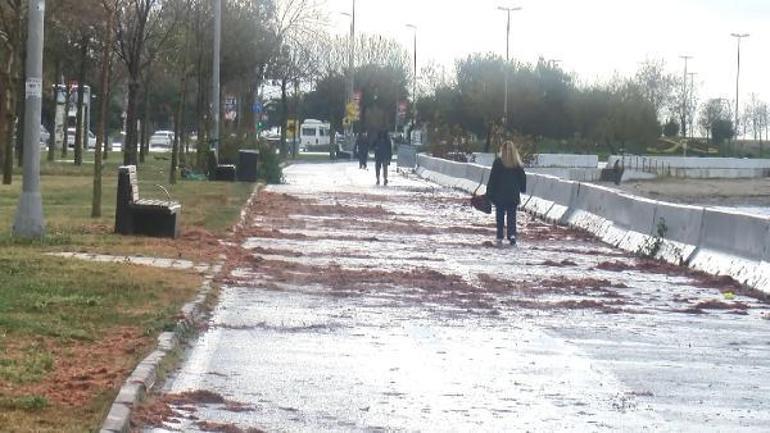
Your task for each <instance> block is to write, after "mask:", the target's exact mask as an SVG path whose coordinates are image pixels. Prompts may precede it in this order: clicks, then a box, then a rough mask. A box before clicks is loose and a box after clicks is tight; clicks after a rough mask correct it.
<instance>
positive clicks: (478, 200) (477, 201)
mask: <svg viewBox="0 0 770 433" xmlns="http://www.w3.org/2000/svg"><path fill="white" fill-rule="evenodd" d="M483 184H484V174H483V173H482V175H481V182H480V183H479V186H477V187H476V189H475V190H474V191H473V195H472V196H471V206H473V208H474V209H476V210H478V211H481V212H484V213H485V214H491V213H492V202H491V201H489V197H488V196H487V195H486V194H477V193H478V192H479V188H481V185H483Z"/></svg>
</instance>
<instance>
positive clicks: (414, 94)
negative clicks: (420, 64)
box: [406, 24, 417, 144]
mask: <svg viewBox="0 0 770 433" xmlns="http://www.w3.org/2000/svg"><path fill="white" fill-rule="evenodd" d="M406 26H407V27H408V28H410V29H412V34H413V53H414V65H413V68H414V73H413V76H412V104H413V106H414V119H413V120H412V129H410V130H409V143H410V144H414V143H413V142H412V137H413V136H414V128H415V127H416V126H417V26H416V25H414V24H407V25H406Z"/></svg>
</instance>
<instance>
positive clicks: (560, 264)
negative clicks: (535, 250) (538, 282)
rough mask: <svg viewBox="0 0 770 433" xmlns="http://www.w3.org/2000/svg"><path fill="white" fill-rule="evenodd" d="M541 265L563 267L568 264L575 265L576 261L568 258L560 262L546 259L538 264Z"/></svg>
mask: <svg viewBox="0 0 770 433" xmlns="http://www.w3.org/2000/svg"><path fill="white" fill-rule="evenodd" d="M540 265H541V266H549V267H553V268H565V267H570V266H577V263H575V262H573V261H572V260H569V259H564V260H562V261H560V262H554V261H553V260H546V261H544V262H543V263H541V264H540Z"/></svg>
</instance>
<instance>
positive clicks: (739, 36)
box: [730, 33, 751, 145]
mask: <svg viewBox="0 0 770 433" xmlns="http://www.w3.org/2000/svg"><path fill="white" fill-rule="evenodd" d="M730 36H732V37H734V38H735V39H737V40H738V72H737V73H736V75H735V125H734V127H735V134H733V135H735V141H736V145H737V141H738V119H739V117H738V116H739V114H738V107H739V105H738V99H739V89H740V83H741V39H743V38H748V37H749V36H751V35H750V34H748V33H731V34H730Z"/></svg>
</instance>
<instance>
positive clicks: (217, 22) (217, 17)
mask: <svg viewBox="0 0 770 433" xmlns="http://www.w3.org/2000/svg"><path fill="white" fill-rule="evenodd" d="M221 46H222V0H214V65H213V69H212V71H213V73H212V74H211V75H212V81H213V83H212V92H211V120H212V121H213V127H212V130H211V142H212V143H213V145H214V151H216V152H217V156H218V155H219V145H220V143H219V101H220V97H221V92H220V90H219V76H220V75H219V67H220V62H221V58H222V55H221Z"/></svg>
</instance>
